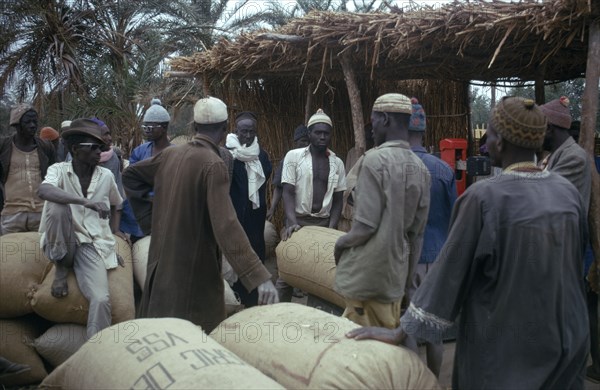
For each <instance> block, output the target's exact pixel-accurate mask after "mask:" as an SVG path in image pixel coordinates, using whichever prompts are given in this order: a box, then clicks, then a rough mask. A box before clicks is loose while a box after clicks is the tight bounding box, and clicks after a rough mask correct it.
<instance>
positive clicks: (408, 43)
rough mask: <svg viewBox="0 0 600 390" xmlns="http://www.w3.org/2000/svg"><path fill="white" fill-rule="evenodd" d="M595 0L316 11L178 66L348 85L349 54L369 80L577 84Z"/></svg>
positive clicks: (216, 74)
mask: <svg viewBox="0 0 600 390" xmlns="http://www.w3.org/2000/svg"><path fill="white" fill-rule="evenodd" d="M591 1H592V0H550V1H546V2H543V3H539V2H533V1H527V2H521V3H505V2H498V1H494V2H483V1H480V0H475V1H472V2H469V3H464V2H455V3H452V4H447V5H444V6H441V7H440V6H439V5H437V6H436V7H427V6H424V7H420V8H419V9H416V10H412V11H411V10H408V11H407V10H405V11H402V10H396V11H395V12H392V13H374V14H358V13H342V12H312V13H310V14H308V15H307V16H306V17H303V18H299V19H295V20H293V21H292V22H290V23H289V24H287V25H285V26H283V27H281V28H279V29H277V30H274V31H258V32H253V33H246V34H242V35H240V36H239V37H237V38H236V39H235V40H233V41H228V40H221V41H220V42H218V43H217V44H216V45H215V46H214V47H213V48H212V49H211V50H209V51H207V52H201V53H197V54H195V55H194V56H192V57H180V58H176V59H173V60H172V62H171V66H172V68H173V70H176V71H184V72H188V73H193V74H195V75H197V76H200V75H205V76H208V77H209V78H228V77H233V78H248V79H256V78H261V77H267V76H294V75H297V76H302V77H306V78H310V79H315V80H316V79H320V78H321V77H322V76H325V77H327V78H341V77H342V72H341V67H340V64H339V61H337V58H338V57H337V56H339V55H340V53H342V52H349V53H350V54H351V56H352V62H353V66H354V67H355V69H354V70H355V72H356V73H357V74H359V75H361V77H370V78H373V77H380V78H386V79H396V80H397V79H423V78H434V79H451V80H485V81H494V80H503V79H509V78H515V77H516V78H520V79H521V80H535V79H536V76H537V75H539V74H540V72H543V77H544V79H545V80H567V79H572V78H576V77H581V76H582V75H583V74H584V72H585V64H586V54H587V26H588V24H589V21H590V19H591V17H592V16H591V11H590V9H591V3H590V2H591Z"/></svg>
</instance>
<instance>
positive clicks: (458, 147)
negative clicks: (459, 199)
mask: <svg viewBox="0 0 600 390" xmlns="http://www.w3.org/2000/svg"><path fill="white" fill-rule="evenodd" d="M440 155H441V158H442V160H444V161H445V162H446V163H447V164H448V165H450V168H452V170H453V171H454V176H455V178H456V192H457V193H458V196H461V195H462V193H463V192H465V190H466V189H467V140H466V139H463V138H445V139H443V140H441V141H440Z"/></svg>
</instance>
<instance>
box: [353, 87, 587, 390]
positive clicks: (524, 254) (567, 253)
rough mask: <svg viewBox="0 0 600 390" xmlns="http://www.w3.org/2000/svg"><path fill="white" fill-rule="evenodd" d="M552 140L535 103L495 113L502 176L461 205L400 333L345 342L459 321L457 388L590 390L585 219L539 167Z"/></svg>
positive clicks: (510, 100)
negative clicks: (537, 158) (586, 383)
mask: <svg viewBox="0 0 600 390" xmlns="http://www.w3.org/2000/svg"><path fill="white" fill-rule="evenodd" d="M545 132H546V118H545V117H544V115H543V113H542V111H541V110H540V109H539V107H538V106H536V105H535V103H534V102H533V100H530V99H523V98H518V97H505V98H504V99H502V100H501V101H500V102H499V103H498V104H497V105H496V106H495V107H494V110H493V111H492V113H491V119H490V123H489V124H488V131H487V135H488V136H487V141H486V144H487V146H488V150H489V153H490V158H491V161H492V164H493V165H495V166H499V167H502V168H503V172H502V173H501V174H500V175H498V176H497V177H496V178H495V180H483V181H480V182H477V183H475V184H473V185H472V186H470V187H469V188H468V189H467V191H465V193H464V194H463V195H462V196H461V197H460V198H458V200H457V201H456V204H455V206H454V211H453V213H452V220H451V222H450V231H449V234H448V239H447V240H446V244H445V245H444V247H443V248H442V250H441V252H440V254H439V256H438V258H437V260H436V263H435V266H434V267H433V268H432V269H431V271H430V272H429V273H428V275H427V277H426V278H425V280H424V281H423V283H422V284H421V286H420V287H419V288H418V289H417V291H416V293H415V295H414V296H413V297H412V298H411V302H410V306H409V308H408V310H407V311H406V313H405V314H404V316H402V319H401V325H400V327H398V328H397V329H396V330H389V329H381V328H362V329H357V330H356V331H352V332H350V333H349V335H348V336H349V337H355V338H359V339H360V338H374V339H379V340H382V341H386V342H389V343H398V344H399V343H402V342H403V341H404V340H405V339H406V335H407V334H409V335H412V336H414V337H419V338H423V339H425V340H430V341H440V340H441V339H442V336H443V332H444V330H446V329H448V328H449V327H451V326H452V324H453V322H454V320H455V319H456V317H457V316H458V314H459V313H460V322H459V324H458V336H457V343H456V354H455V360H454V365H455V366H454V375H453V378H452V382H453V383H452V388H456V389H481V388H489V387H493V388H497V389H515V388H527V389H548V388H552V389H582V388H583V379H584V370H585V364H586V360H587V352H588V348H589V345H588V343H589V339H588V337H589V335H588V329H587V310H586V307H585V298H584V293H583V281H582V279H581V267H582V261H581V258H582V254H583V249H584V247H583V243H584V238H585V231H586V224H585V216H584V215H585V214H584V208H583V204H582V202H581V199H580V197H579V196H578V193H577V189H576V188H575V187H574V186H573V185H571V184H570V183H569V182H568V181H567V180H566V179H565V178H563V177H561V176H560V175H557V174H555V173H552V172H551V171H545V172H544V171H542V170H541V169H540V168H538V167H537V166H536V165H535V163H534V153H535V151H536V150H537V149H539V148H540V147H541V146H542V143H543V140H544V135H545Z"/></svg>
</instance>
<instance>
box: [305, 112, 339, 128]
mask: <svg viewBox="0 0 600 390" xmlns="http://www.w3.org/2000/svg"><path fill="white" fill-rule="evenodd" d="M315 123H326V124H328V125H329V126H331V127H333V123H332V122H331V118H330V117H328V116H327V114H325V112H324V111H323V110H322V109H320V108H319V109H318V110H317V112H316V113H315V114H314V115H313V116H311V117H310V119H309V120H308V124H307V125H306V127H310V126H312V125H314V124H315Z"/></svg>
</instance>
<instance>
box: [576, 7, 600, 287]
mask: <svg viewBox="0 0 600 390" xmlns="http://www.w3.org/2000/svg"><path fill="white" fill-rule="evenodd" d="M599 79H600V19H599V18H596V19H595V20H593V21H592V22H591V23H590V26H589V43H588V57H587V64H586V70H585V89H584V91H583V98H582V99H581V100H582V109H581V130H580V133H579V143H580V144H581V147H583V148H584V149H585V151H586V152H587V153H588V154H589V155H590V158H591V159H592V161H593V158H594V136H595V133H596V114H597V112H598V81H599ZM592 164H593V163H592ZM589 228H590V241H591V243H592V249H593V251H594V257H595V259H596V266H597V267H598V266H600V177H599V176H598V172H597V171H596V167H595V164H593V165H592V196H591V200H590V211H589ZM599 269H600V267H599ZM599 276H600V275H599ZM596 282H597V283H598V286H596V287H597V288H598V289H600V281H599V280H598V279H597V280H596Z"/></svg>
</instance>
